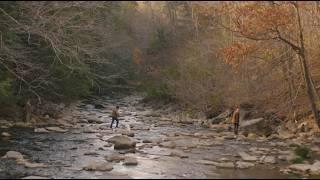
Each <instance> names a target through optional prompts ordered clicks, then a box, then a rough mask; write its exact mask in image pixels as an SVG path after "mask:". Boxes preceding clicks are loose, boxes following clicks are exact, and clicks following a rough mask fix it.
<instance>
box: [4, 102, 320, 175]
mask: <svg viewBox="0 0 320 180" xmlns="http://www.w3.org/2000/svg"><path fill="white" fill-rule="evenodd" d="M140 100H141V97H139V96H128V97H124V98H108V97H105V98H96V99H90V100H86V101H82V102H78V103H75V104H73V105H71V106H70V107H68V108H65V109H64V112H63V113H62V116H61V118H60V119H58V120H57V121H54V122H49V123H48V122H47V123H43V124H40V125H39V124H37V126H36V127H34V124H29V125H25V124H22V123H21V124H13V123H12V124H10V123H9V122H5V121H0V122H1V123H0V124H1V127H0V132H1V137H2V139H1V141H0V156H1V157H2V159H1V162H0V178H32V177H42V178H290V177H319V176H318V175H320V168H319V160H320V158H319V157H320V139H319V136H317V135H316V134H312V135H293V136H292V135H290V136H289V135H287V134H285V133H282V134H281V133H273V134H271V135H268V136H265V135H263V134H259V133H255V132H250V131H248V133H247V134H246V133H244V134H243V133H240V135H239V136H234V135H233V133H232V130H231V129H230V124H228V123H227V120H223V121H221V122H219V123H217V124H215V123H210V124H208V123H205V124H204V123H203V122H207V121H206V120H204V119H193V118H190V117H187V116H181V115H178V114H175V113H172V111H171V110H170V107H163V108H161V109H153V108H151V107H149V106H147V105H145V104H141V103H140ZM114 105H119V106H120V109H121V112H120V114H121V118H120V128H118V129H110V128H109V125H110V121H111V120H110V117H109V116H110V113H111V109H112V108H113V107H114ZM243 122H246V123H244V125H243V126H242V128H241V129H240V130H241V132H245V130H246V128H245V127H254V126H257V125H258V124H259V123H261V122H263V120H260V119H253V120H249V121H243ZM206 126H207V127H206ZM208 127H210V128H208ZM279 132H281V131H280V130H279ZM288 134H292V133H288ZM300 146H301V147H302V146H308V147H309V149H310V154H311V155H310V158H306V159H303V160H301V162H297V163H296V164H293V161H294V160H296V159H297V158H299V157H297V154H296V153H295V150H296V149H297V147H300Z"/></svg>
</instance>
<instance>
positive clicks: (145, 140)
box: [142, 139, 152, 143]
mask: <svg viewBox="0 0 320 180" xmlns="http://www.w3.org/2000/svg"><path fill="white" fill-rule="evenodd" d="M142 142H143V143H152V141H151V140H149V139H144V140H143V141H142Z"/></svg>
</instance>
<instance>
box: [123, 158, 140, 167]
mask: <svg viewBox="0 0 320 180" xmlns="http://www.w3.org/2000/svg"><path fill="white" fill-rule="evenodd" d="M137 164H138V161H137V159H136V158H134V157H126V158H125V159H124V162H123V165H126V166H135V165H137Z"/></svg>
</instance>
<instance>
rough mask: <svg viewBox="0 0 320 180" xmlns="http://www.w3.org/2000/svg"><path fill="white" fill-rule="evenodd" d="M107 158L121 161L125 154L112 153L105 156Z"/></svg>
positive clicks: (111, 160) (112, 160)
mask: <svg viewBox="0 0 320 180" xmlns="http://www.w3.org/2000/svg"><path fill="white" fill-rule="evenodd" d="M105 159H106V160H107V161H110V162H120V161H123V160H124V159H125V156H124V155H121V154H119V153H113V154H111V155H108V156H105Z"/></svg>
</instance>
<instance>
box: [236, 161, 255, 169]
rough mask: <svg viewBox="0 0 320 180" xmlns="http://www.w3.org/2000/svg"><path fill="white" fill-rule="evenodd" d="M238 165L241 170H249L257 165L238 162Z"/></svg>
mask: <svg viewBox="0 0 320 180" xmlns="http://www.w3.org/2000/svg"><path fill="white" fill-rule="evenodd" d="M236 165H237V168H239V169H247V168H250V167H253V166H255V164H253V163H249V162H243V161H238V162H237V163H236Z"/></svg>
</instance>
